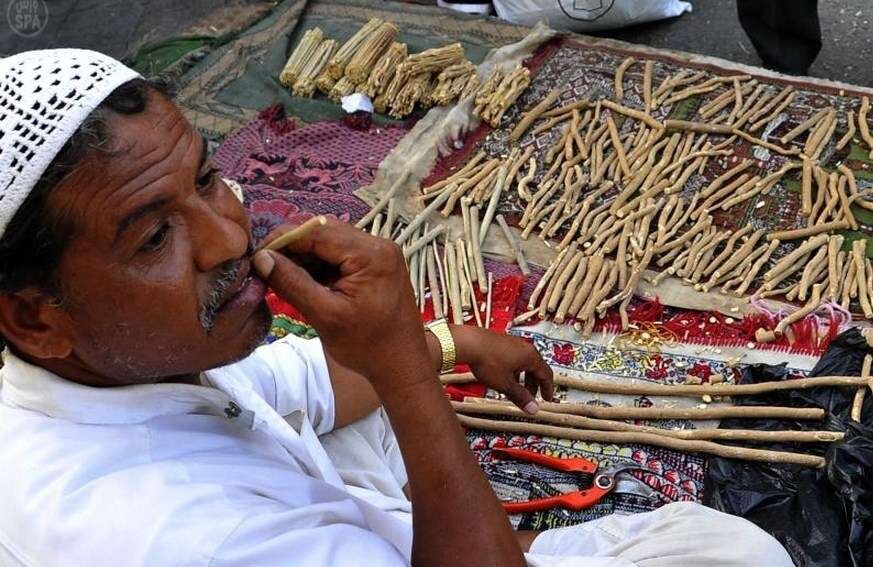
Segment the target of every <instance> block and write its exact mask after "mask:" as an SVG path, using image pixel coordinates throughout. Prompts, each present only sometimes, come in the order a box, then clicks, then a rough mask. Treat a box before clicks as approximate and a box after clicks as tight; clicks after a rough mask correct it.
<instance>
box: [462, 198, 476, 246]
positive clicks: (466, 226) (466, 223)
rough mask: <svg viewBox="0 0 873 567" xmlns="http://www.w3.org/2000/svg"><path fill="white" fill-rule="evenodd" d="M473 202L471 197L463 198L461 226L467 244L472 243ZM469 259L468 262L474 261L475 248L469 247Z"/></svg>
mask: <svg viewBox="0 0 873 567" xmlns="http://www.w3.org/2000/svg"><path fill="white" fill-rule="evenodd" d="M472 202H473V199H472V198H471V197H461V226H462V229H463V238H464V240H466V241H467V242H470V235H471V234H472V233H471V232H470V206H471V204H472ZM467 259H468V261H472V259H473V247H472V246H468V247H467Z"/></svg>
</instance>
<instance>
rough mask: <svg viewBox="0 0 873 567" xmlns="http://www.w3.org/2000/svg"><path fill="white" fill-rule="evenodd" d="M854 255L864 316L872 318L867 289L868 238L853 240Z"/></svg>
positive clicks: (872, 311) (859, 296) (872, 309)
mask: <svg viewBox="0 0 873 567" xmlns="http://www.w3.org/2000/svg"><path fill="white" fill-rule="evenodd" d="M852 257H853V259H854V261H855V277H856V278H857V279H858V299H859V301H860V303H861V309H862V310H863V311H864V317H866V318H867V319H871V318H873V307H871V305H870V297H869V295H868V291H867V270H866V267H867V266H866V259H867V240H866V239H861V238H859V239H857V240H855V241H853V242H852Z"/></svg>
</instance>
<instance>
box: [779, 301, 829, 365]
mask: <svg viewBox="0 0 873 567" xmlns="http://www.w3.org/2000/svg"><path fill="white" fill-rule="evenodd" d="M821 290H822V285H821V284H815V285H814V286H812V297H811V298H810V299H809V302H807V304H806V305H804V306H803V307H801V308H800V309H798V310H797V311H795V312H794V313H792V314H790V315H788V316H787V317H784V318H783V319H782V320H780V321H779V323H777V324H776V328H775V329H773V333H775V334H776V336H777V337H778V336H781V335H783V334H784V333H785V330H786V329H787V328H788V327H789V325H791V324H792V323H794V322H795V321H800V320H801V319H803V318H804V317H806V316H807V315H809V314H810V313H812V312H813V311H815V310H816V309H818V308H819V306H820V305H821ZM807 380H809V378H807Z"/></svg>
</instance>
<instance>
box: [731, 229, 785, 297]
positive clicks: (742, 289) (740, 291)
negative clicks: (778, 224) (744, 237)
mask: <svg viewBox="0 0 873 567" xmlns="http://www.w3.org/2000/svg"><path fill="white" fill-rule="evenodd" d="M780 244H781V242H780V241H779V240H778V239H777V240H771V241H770V244H768V245H767V249H766V250H765V251H764V253H763V254H762V255H761V256H760V257H759V258H758V259H757V260H755V263H754V264H752V268H751V269H750V270H749V272H748V273H747V274H746V277H745V278H744V279H743V281H742V283H740V286H739V287H738V288H737V289H736V290H735V291H734V295H737V296H742V295H744V294H745V293H746V290H748V289H749V286H751V285H752V282H753V281H754V280H755V278H756V277H757V276H758V273H759V272H760V271H761V268H763V267H764V264H765V263H766V262H767V260H769V259H770V256H772V255H773V252H774V251H775V250H776V249H777V248H778V247H779V245H780Z"/></svg>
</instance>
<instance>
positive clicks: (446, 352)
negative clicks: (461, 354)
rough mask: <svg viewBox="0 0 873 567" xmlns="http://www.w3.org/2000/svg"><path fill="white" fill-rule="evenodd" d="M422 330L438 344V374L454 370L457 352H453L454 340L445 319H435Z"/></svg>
mask: <svg viewBox="0 0 873 567" xmlns="http://www.w3.org/2000/svg"><path fill="white" fill-rule="evenodd" d="M424 329H425V330H426V331H430V332H431V333H433V336H435V337H436V338H437V341H439V343H440V350H441V351H442V364H441V366H440V374H447V373H449V372H451V371H452V370H454V369H455V360H456V359H457V356H458V351H457V350H455V339H454V338H452V332H451V331H450V330H449V324H448V323H446V320H445V319H436V320H434V321H431V322H430V323H427V324H426V325H425V326H424Z"/></svg>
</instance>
